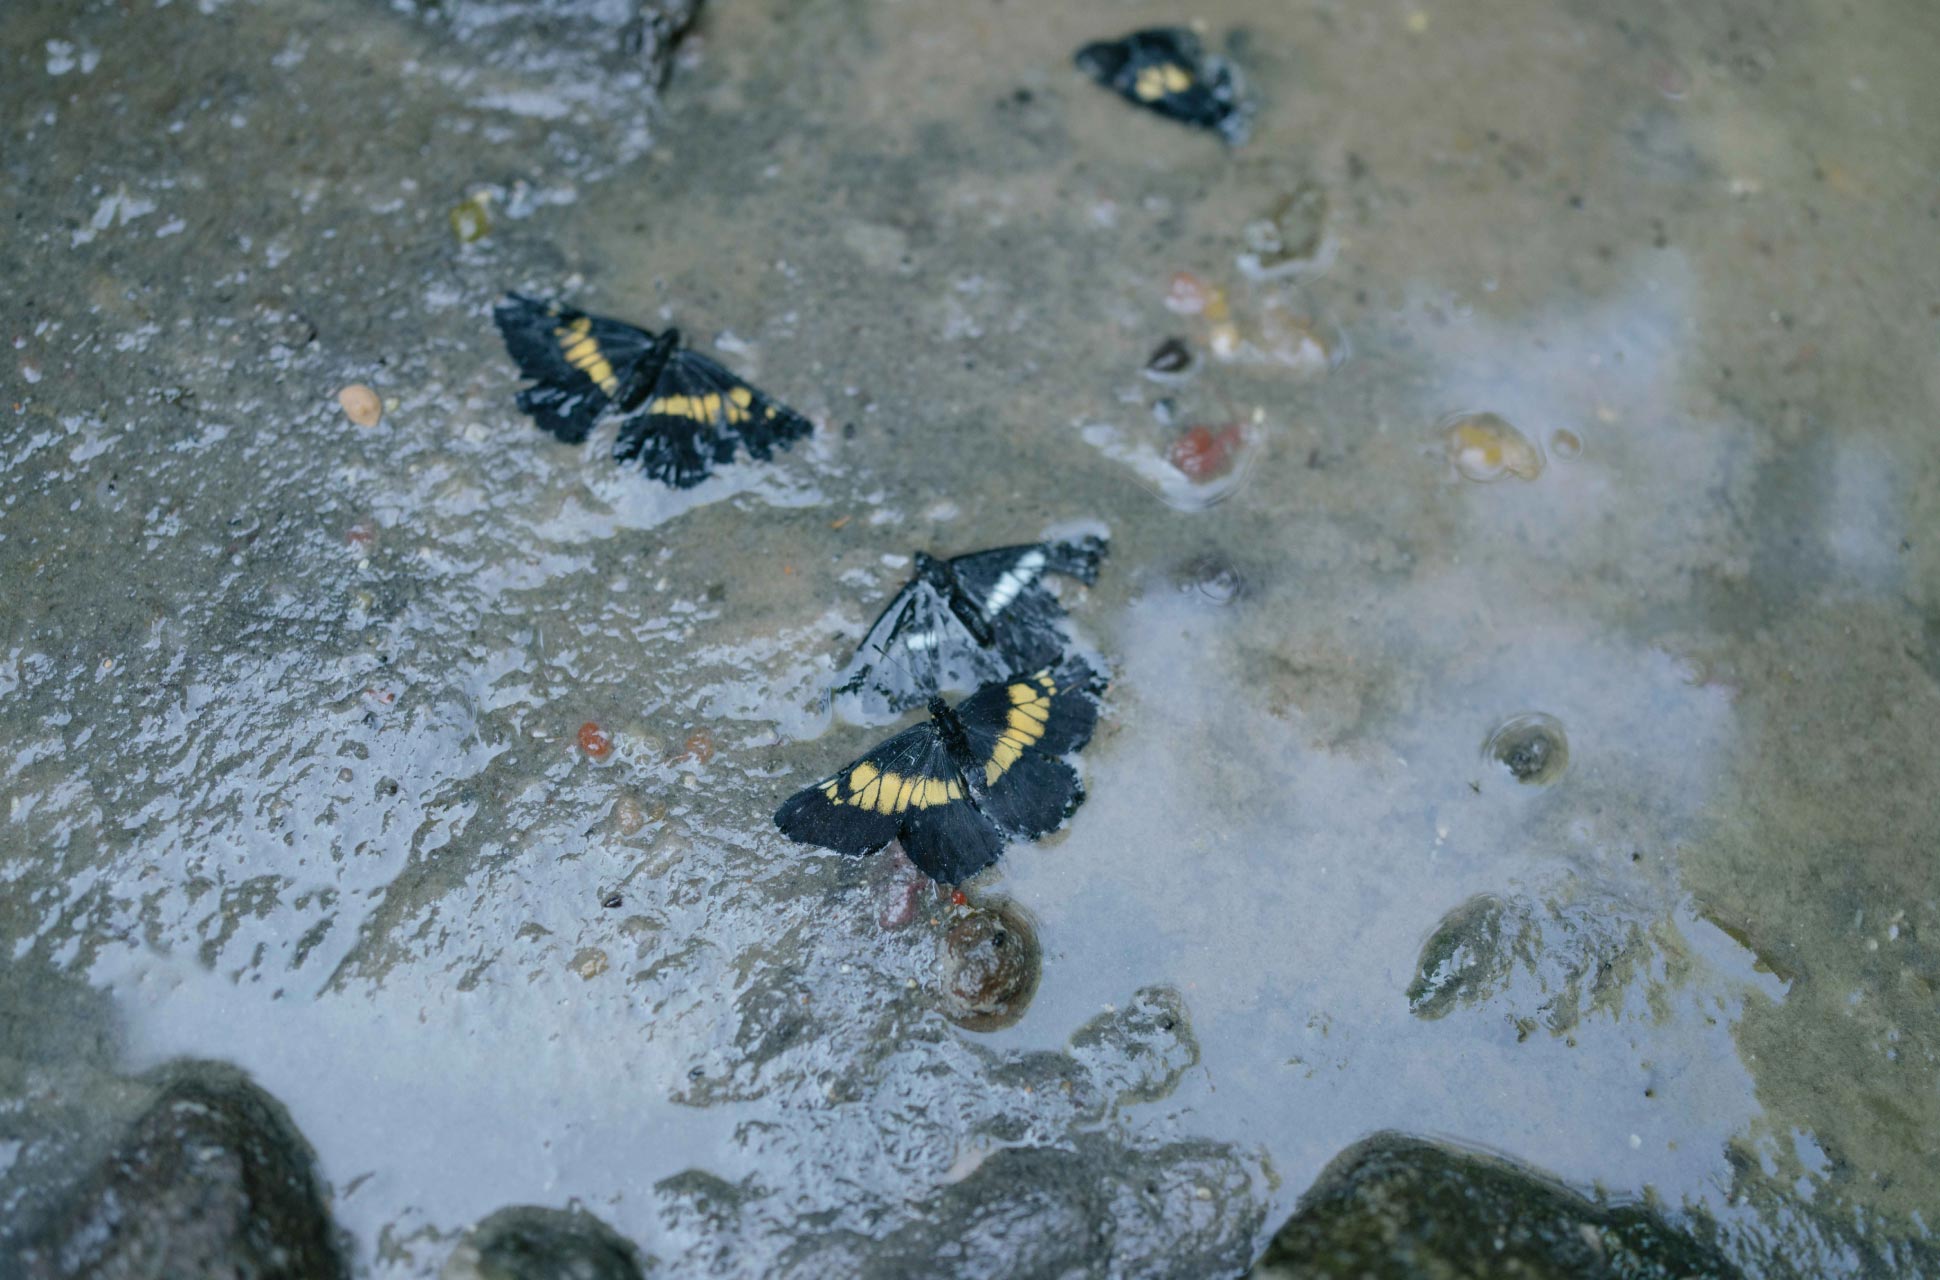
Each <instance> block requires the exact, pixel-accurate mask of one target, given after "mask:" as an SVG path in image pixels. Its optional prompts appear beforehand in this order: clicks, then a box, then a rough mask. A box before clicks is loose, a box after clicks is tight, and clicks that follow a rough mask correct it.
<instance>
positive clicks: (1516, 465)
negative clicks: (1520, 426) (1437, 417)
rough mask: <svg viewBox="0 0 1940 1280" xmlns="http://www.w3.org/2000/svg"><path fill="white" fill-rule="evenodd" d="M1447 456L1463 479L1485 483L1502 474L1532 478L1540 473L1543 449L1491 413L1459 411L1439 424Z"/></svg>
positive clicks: (1524, 478)
mask: <svg viewBox="0 0 1940 1280" xmlns="http://www.w3.org/2000/svg"><path fill="white" fill-rule="evenodd" d="M1442 439H1443V440H1444V441H1445V442H1446V443H1447V445H1448V459H1449V461H1450V462H1451V463H1453V464H1454V466H1455V470H1456V472H1457V473H1459V474H1460V475H1461V476H1462V477H1463V478H1465V479H1468V480H1476V481H1479V482H1481V483H1483V484H1487V483H1489V482H1490V481H1492V480H1500V479H1501V478H1502V477H1503V476H1515V477H1516V478H1518V479H1521V480H1534V479H1535V478H1536V477H1537V476H1539V475H1541V474H1542V473H1543V451H1542V450H1541V449H1539V448H1538V447H1536V445H1535V444H1533V443H1532V442H1531V441H1530V439H1529V437H1527V436H1525V435H1523V434H1522V432H1520V431H1518V430H1516V429H1515V427H1513V426H1511V425H1510V423H1509V420H1508V419H1506V418H1503V417H1501V416H1499V415H1497V414H1493V413H1460V414H1456V415H1455V416H1454V417H1452V418H1448V419H1446V420H1445V421H1444V422H1443V423H1442Z"/></svg>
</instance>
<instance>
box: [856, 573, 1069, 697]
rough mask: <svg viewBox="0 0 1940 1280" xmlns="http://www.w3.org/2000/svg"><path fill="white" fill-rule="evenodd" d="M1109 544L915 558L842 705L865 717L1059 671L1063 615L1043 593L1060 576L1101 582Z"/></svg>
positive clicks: (862, 649)
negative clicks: (1047, 579) (1015, 676)
mask: <svg viewBox="0 0 1940 1280" xmlns="http://www.w3.org/2000/svg"><path fill="white" fill-rule="evenodd" d="M1104 554H1105V540H1104V539H1103V538H1099V537H1085V538H1080V539H1078V540H1077V541H1075V542H1037V543H1030V544H1028V545H1025V546H1017V547H998V548H996V549H995V550H992V551H977V552H973V553H971V554H969V555H962V556H956V557H954V558H952V559H949V560H939V559H937V558H936V557H935V556H931V555H926V554H924V553H923V552H921V551H919V552H917V553H916V576H915V577H914V578H912V579H911V580H910V581H909V582H908V583H907V584H905V585H904V587H903V589H902V590H901V591H898V592H897V593H896V598H895V599H893V600H891V601H890V602H889V604H888V606H887V607H886V608H884V609H883V611H882V613H881V614H879V615H878V616H877V618H876V620H875V622H874V623H872V624H870V627H869V634H868V635H867V636H865V637H863V641H862V644H861V645H859V646H858V647H857V649H856V652H855V656H854V657H853V658H851V659H850V660H849V665H848V667H847V668H845V669H844V670H843V672H842V674H841V676H840V677H838V683H837V684H836V686H835V696H836V697H837V698H839V699H844V700H847V701H849V702H851V703H852V704H859V706H860V709H861V711H862V712H863V713H865V716H867V715H881V714H884V713H888V712H897V711H906V710H908V709H909V708H910V707H916V706H921V705H922V704H923V702H924V701H925V700H926V699H928V698H929V697H930V696H931V695H932V694H934V693H936V692H938V691H939V690H944V689H974V688H976V687H977V686H978V685H981V684H984V683H986V682H988V681H991V680H999V679H1002V678H1003V677H1004V676H1006V675H1008V674H1009V673H1011V672H1013V671H1035V670H1036V669H1037V668H1039V667H1043V666H1049V665H1051V664H1053V663H1055V662H1057V661H1058V660H1059V659H1060V658H1061V657H1062V656H1063V654H1064V650H1065V637H1064V635H1063V633H1062V632H1061V631H1060V629H1059V627H1058V623H1059V620H1060V619H1062V618H1063V617H1064V609H1063V608H1062V607H1061V606H1060V605H1059V604H1058V600H1057V597H1056V596H1055V595H1053V594H1052V593H1051V591H1050V589H1049V588H1048V587H1046V586H1045V585H1044V581H1043V579H1044V575H1046V574H1049V573H1061V574H1064V575H1066V576H1067V577H1072V578H1076V579H1077V580H1078V581H1080V582H1082V583H1084V584H1085V585H1087V586H1089V585H1090V584H1091V583H1093V582H1096V581H1097V580H1098V562H1099V561H1100V560H1101V559H1103V558H1104Z"/></svg>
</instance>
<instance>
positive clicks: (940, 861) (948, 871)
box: [902, 761, 1063, 884]
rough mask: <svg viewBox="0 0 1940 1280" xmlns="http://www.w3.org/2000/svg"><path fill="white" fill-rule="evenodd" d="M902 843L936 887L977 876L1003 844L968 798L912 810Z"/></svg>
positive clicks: (986, 818)
mask: <svg viewBox="0 0 1940 1280" xmlns="http://www.w3.org/2000/svg"><path fill="white" fill-rule="evenodd" d="M1059 763H1063V762H1062V761H1059ZM902 841H903V852H904V853H906V854H908V855H909V860H910V861H911V862H913V863H915V864H916V866H917V869H918V870H920V871H921V872H922V873H923V874H924V875H926V876H928V877H929V878H930V879H932V880H934V881H936V882H937V883H938V884H959V883H961V882H962V881H964V880H967V879H969V878H970V877H971V876H973V875H976V874H977V872H979V871H982V870H983V869H984V868H985V867H987V866H989V865H990V864H991V863H993V862H995V861H997V859H998V858H999V857H1000V856H1001V855H1002V854H1003V852H1004V844H1005V839H1004V833H1003V832H1002V831H1000V830H999V829H998V826H997V824H996V823H994V822H993V821H992V820H991V819H990V817H989V816H988V815H987V814H985V813H984V812H983V811H982V810H981V809H979V808H978V807H977V806H976V805H975V804H973V803H972V802H971V801H970V800H969V799H967V798H965V799H960V800H956V801H953V802H952V803H949V804H943V805H933V806H930V807H928V808H924V809H915V810H912V811H911V812H910V814H909V817H908V818H907V819H906V820H905V821H904V823H903V829H902Z"/></svg>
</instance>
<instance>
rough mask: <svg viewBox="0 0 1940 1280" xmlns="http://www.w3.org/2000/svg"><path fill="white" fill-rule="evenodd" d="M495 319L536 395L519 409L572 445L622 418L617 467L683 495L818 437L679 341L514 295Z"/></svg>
mask: <svg viewBox="0 0 1940 1280" xmlns="http://www.w3.org/2000/svg"><path fill="white" fill-rule="evenodd" d="M492 318H493V319H494V320H495V321H497V322H498V328H499V332H500V333H501V334H503V335H504V337H505V349H506V350H507V351H509V352H511V353H512V358H513V359H514V360H516V361H517V362H518V365H519V372H520V373H522V374H524V375H525V376H526V377H528V378H530V379H532V380H533V383H534V385H533V386H530V387H528V388H526V389H525V390H524V391H521V392H519V408H521V409H523V410H525V411H526V412H527V413H529V414H531V415H532V417H533V420H534V421H535V422H537V423H538V424H539V426H541V427H542V428H544V429H545V430H546V431H549V432H551V433H552V434H553V435H554V436H556V437H558V438H559V439H560V440H562V441H564V442H565V443H567V444H579V443H580V442H581V441H583V440H585V439H586V436H587V435H588V433H590V432H591V431H592V429H593V426H594V424H595V423H596V422H598V421H599V419H600V418H601V417H603V416H604V415H606V414H607V413H609V412H610V413H613V414H616V415H619V418H620V425H619V434H618V436H617V437H616V438H615V439H614V441H613V460H614V461H615V462H620V463H627V462H634V461H638V462H639V464H640V468H641V470H643V471H645V472H646V473H647V474H648V475H650V476H652V477H653V478H654V479H656V480H664V481H665V482H666V483H668V484H670V485H672V486H674V487H675V488H676V489H687V488H691V487H693V486H694V485H697V484H699V483H700V482H701V481H702V480H705V479H706V478H707V477H708V475H709V474H710V473H711V472H712V471H713V469H714V467H715V466H716V465H718V464H722V463H727V462H732V461H733V460H734V453H735V450H736V448H737V447H738V448H743V449H746V450H747V451H748V454H749V456H750V457H753V458H757V459H760V460H763V461H766V460H767V459H768V457H769V456H770V455H771V453H772V452H773V450H774V447H775V446H776V445H780V446H781V447H782V448H784V449H785V448H787V447H788V446H789V445H790V444H792V443H794V442H795V441H796V440H798V439H800V438H801V437H803V436H805V435H807V434H808V433H809V432H810V431H811V430H812V429H813V428H812V427H811V426H810V424H809V422H808V419H806V418H804V417H802V416H801V415H800V414H799V413H796V412H795V411H794V410H793V409H790V408H789V407H788V406H787V405H785V404H781V403H780V402H778V401H775V400H771V399H769V398H768V397H767V396H765V395H763V394H762V393H761V392H759V391H757V390H755V389H754V388H753V387H751V386H749V385H748V384H747V383H745V382H743V381H742V380H741V379H739V378H737V377H735V376H734V375H733V374H732V373H729V372H728V371H727V370H726V369H724V368H723V367H721V365H720V364H718V363H717V362H715V361H713V360H710V359H708V358H707V357H706V356H704V355H702V354H701V353H700V352H698V351H691V350H689V349H687V348H686V347H683V346H681V345H680V331H679V330H678V329H666V330H663V331H662V332H661V333H659V334H657V335H656V334H653V333H650V332H648V331H647V330H645V329H640V328H636V327H634V326H633V325H630V324H627V323H625V322H624V321H620V320H609V319H607V318H606V317H604V316H590V315H587V314H586V313H585V312H583V311H575V310H573V309H572V308H571V307H566V306H561V305H559V304H557V303H544V302H539V301H537V300H535V299H533V298H527V297H523V296H521V295H520V294H516V293H514V294H508V295H507V296H506V297H505V300H504V301H502V302H500V303H499V304H498V306H497V307H495V308H493V311H492Z"/></svg>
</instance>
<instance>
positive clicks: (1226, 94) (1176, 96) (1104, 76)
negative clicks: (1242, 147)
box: [1071, 27, 1250, 143]
mask: <svg viewBox="0 0 1940 1280" xmlns="http://www.w3.org/2000/svg"><path fill="white" fill-rule="evenodd" d="M1071 60H1072V61H1073V62H1074V63H1076V64H1077V66H1078V69H1079V70H1080V71H1083V72H1084V73H1085V74H1086V75H1088V76H1090V77H1091V78H1092V79H1093V80H1096V81H1097V82H1098V83H1099V84H1101V85H1103V86H1105V88H1107V89H1110V90H1112V91H1113V92H1115V93H1117V94H1118V95H1119V96H1120V97H1122V98H1124V99H1125V100H1126V101H1127V102H1132V103H1136V104H1137V105H1139V106H1141V107H1144V108H1145V109H1146V110H1148V111H1155V112H1157V113H1158V114H1159V115H1162V116H1164V117H1166V118H1167V119H1169V120H1177V121H1179V122H1180V123H1181V124H1190V125H1197V126H1198V127H1199V128H1202V129H1211V130H1214V131H1215V132H1217V133H1221V134H1223V135H1225V137H1226V140H1227V141H1228V142H1234V143H1237V142H1242V141H1244V140H1245V138H1246V133H1247V128H1248V125H1249V124H1250V113H1249V112H1248V111H1247V110H1246V107H1245V104H1244V101H1243V99H1242V97H1241V94H1240V87H1239V79H1238V76H1237V74H1236V73H1235V72H1234V70H1233V66H1232V64H1231V63H1229V62H1227V61H1226V60H1225V59H1224V58H1219V57H1214V56H1212V55H1210V54H1208V53H1206V52H1205V51H1204V50H1203V49H1202V48H1201V47H1200V45H1199V37H1198V36H1196V35H1194V34H1193V33H1192V32H1191V31H1188V30H1187V29H1186V28H1184V27H1150V28H1147V29H1146V30H1143V31H1134V32H1132V34H1130V35H1128V36H1126V37H1124V38H1123V39H1121V40H1099V41H1096V42H1094V43H1092V44H1088V45H1085V46H1084V47H1083V48H1082V49H1079V50H1078V52H1077V53H1075V54H1073V55H1072V58H1071Z"/></svg>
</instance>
